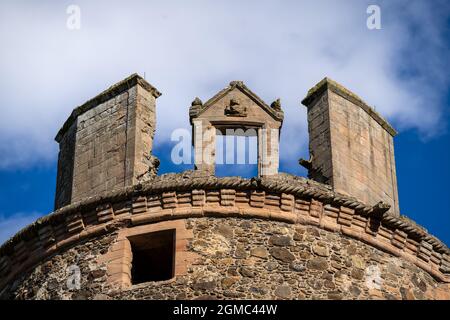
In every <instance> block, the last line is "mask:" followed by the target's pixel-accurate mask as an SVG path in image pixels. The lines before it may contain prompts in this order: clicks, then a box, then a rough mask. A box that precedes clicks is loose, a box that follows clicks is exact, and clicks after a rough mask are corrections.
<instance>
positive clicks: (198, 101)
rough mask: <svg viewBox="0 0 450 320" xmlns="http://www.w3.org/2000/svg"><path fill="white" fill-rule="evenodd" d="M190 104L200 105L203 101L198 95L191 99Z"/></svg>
mask: <svg viewBox="0 0 450 320" xmlns="http://www.w3.org/2000/svg"><path fill="white" fill-rule="evenodd" d="M191 105H192V106H201V105H203V102H202V100H200V98H199V97H195V99H194V101H192V103H191Z"/></svg>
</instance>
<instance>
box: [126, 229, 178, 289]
mask: <svg viewBox="0 0 450 320" xmlns="http://www.w3.org/2000/svg"><path fill="white" fill-rule="evenodd" d="M175 232H176V230H175V229H171V230H164V231H158V232H152V233H147V234H142V235H138V236H133V237H130V238H129V240H130V244H131V250H132V253H133V260H132V263H131V264H132V266H131V283H132V284H138V283H142V282H148V281H162V280H168V279H171V278H173V277H174V273H175Z"/></svg>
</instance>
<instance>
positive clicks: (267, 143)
mask: <svg viewBox="0 0 450 320" xmlns="http://www.w3.org/2000/svg"><path fill="white" fill-rule="evenodd" d="M189 118H190V122H191V125H192V131H193V135H192V136H193V145H194V153H195V169H196V170H203V171H205V172H207V173H208V174H214V172H215V155H216V150H215V147H216V133H217V132H219V133H222V134H223V133H224V132H226V131H227V129H236V128H239V129H241V130H244V131H246V130H251V131H252V132H256V135H257V141H258V176H270V175H274V174H277V173H278V166H279V136H280V129H281V126H282V124H283V118H284V113H283V110H282V109H281V104H280V100H279V99H278V100H276V101H274V102H273V103H272V104H271V105H270V106H269V105H268V104H266V103H265V102H264V101H263V100H262V99H261V98H259V97H258V96H257V95H256V94H255V93H253V92H252V91H251V90H250V89H248V88H247V86H245V85H244V83H243V82H242V81H232V82H230V84H229V85H228V86H227V87H226V88H224V89H223V90H221V91H219V92H218V93H217V94H216V95H214V96H213V97H212V98H211V99H209V100H208V101H206V102H205V103H203V102H202V101H201V100H200V99H199V98H195V100H194V101H193V102H192V104H191V107H190V109H189ZM252 135H253V134H252Z"/></svg>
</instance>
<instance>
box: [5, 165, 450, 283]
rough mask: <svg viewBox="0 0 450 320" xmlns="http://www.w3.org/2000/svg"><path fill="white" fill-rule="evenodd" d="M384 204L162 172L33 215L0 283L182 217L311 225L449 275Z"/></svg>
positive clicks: (296, 180) (448, 266) (414, 228)
mask: <svg viewBox="0 0 450 320" xmlns="http://www.w3.org/2000/svg"><path fill="white" fill-rule="evenodd" d="M387 210H389V206H388V205H384V204H382V203H379V204H377V205H374V206H368V205H365V204H363V203H361V202H359V201H357V200H355V199H354V198H351V197H345V196H342V195H340V194H337V193H335V192H333V191H332V190H331V188H330V187H329V186H326V185H323V184H320V183H317V182H314V181H311V180H309V179H305V178H302V177H297V176H292V175H288V174H278V175H276V176H273V177H270V178H262V179H256V178H253V179H243V178H239V177H224V178H217V177H214V176H208V175H205V174H203V173H201V172H198V171H188V172H183V173H180V174H166V175H162V176H158V177H156V178H155V179H153V180H150V181H148V182H145V183H143V184H140V185H136V186H132V187H127V188H124V189H120V190H116V191H112V192H110V193H107V194H104V195H100V196H95V197H91V198H86V199H84V200H82V201H80V202H77V203H74V204H71V205H68V206H66V207H63V208H61V209H58V210H57V211H55V212H53V213H51V214H49V215H47V216H45V217H42V218H40V219H38V220H37V221H36V222H34V223H33V224H31V225H29V226H27V227H26V228H24V229H22V230H21V231H20V232H18V233H17V234H16V235H15V236H14V237H12V238H11V239H10V240H8V241H7V242H6V243H4V244H3V245H2V246H1V247H0V279H1V280H0V290H1V288H2V286H3V285H5V283H8V281H10V280H11V278H14V277H15V276H17V275H20V274H21V272H23V271H24V270H25V269H27V268H31V267H32V266H34V265H36V264H38V263H39V262H41V261H43V260H44V259H45V258H46V257H48V256H50V255H52V254H55V253H56V252H58V251H61V250H65V248H67V247H68V246H69V245H73V244H76V243H78V242H80V241H83V240H84V239H86V238H88V237H93V236H99V235H101V234H105V233H109V232H112V231H113V230H117V229H118V228H126V227H129V226H133V225H140V224H148V223H153V222H157V221H164V220H171V219H182V218H183V219H184V218H188V217H203V216H215V217H223V218H226V217H230V216H234V217H241V218H258V219H267V220H274V221H284V222H288V223H298V224H311V225H316V226H319V227H322V228H324V229H326V230H331V231H335V232H341V233H342V234H344V235H347V236H350V237H352V238H356V239H359V240H361V241H364V242H366V243H368V244H370V245H372V246H374V247H376V248H379V249H381V250H384V251H387V252H389V253H391V254H393V255H396V256H402V257H404V258H405V259H407V260H408V261H411V262H413V263H415V264H416V265H418V266H419V267H421V268H422V269H424V270H425V271H427V272H429V273H430V274H432V275H433V276H434V277H436V278H437V279H439V280H440V281H443V282H450V252H449V249H448V248H447V246H446V245H445V244H443V243H442V242H441V241H439V240H438V239H437V238H435V237H434V236H432V235H430V234H428V233H427V231H426V230H425V229H424V228H422V227H420V226H418V225H417V224H415V223H414V222H412V221H410V220H409V219H407V218H404V217H394V216H392V215H390V214H389V213H387Z"/></svg>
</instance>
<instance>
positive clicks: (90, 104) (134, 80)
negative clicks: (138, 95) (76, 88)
mask: <svg viewBox="0 0 450 320" xmlns="http://www.w3.org/2000/svg"><path fill="white" fill-rule="evenodd" d="M136 84H139V85H140V86H141V87H142V88H144V89H145V90H147V91H148V92H151V93H152V94H153V96H154V97H155V98H158V97H159V96H160V95H161V93H160V92H159V91H158V89H156V88H155V87H154V86H152V85H151V84H150V83H148V82H147V81H145V79H144V78H142V77H141V76H140V75H138V74H137V73H133V74H132V75H130V76H129V77H127V78H125V79H123V80H122V81H119V82H117V83H116V84H114V85H112V86H111V87H109V88H108V89H106V90H105V91H103V92H102V93H100V94H98V95H97V96H95V97H94V98H92V99H90V100H88V101H86V102H85V103H83V104H82V105H81V106H79V107H77V108H75V109H74V110H73V111H72V113H71V114H70V116H69V118H68V119H67V120H66V122H65V123H64V125H63V126H62V128H61V129H60V130H59V131H58V134H57V135H56V137H55V140H56V141H57V142H60V141H61V139H62V137H63V135H64V134H65V133H66V131H67V130H68V129H69V128H70V126H71V125H72V124H73V123H74V122H75V120H76V119H77V118H78V116H79V115H81V114H83V113H85V112H86V111H88V110H90V109H92V108H95V107H96V106H98V105H99V104H101V103H103V102H105V101H108V100H109V99H111V98H112V97H115V96H117V95H118V94H120V93H122V92H124V91H126V90H128V89H129V88H131V87H134V86H135V85H136Z"/></svg>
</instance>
